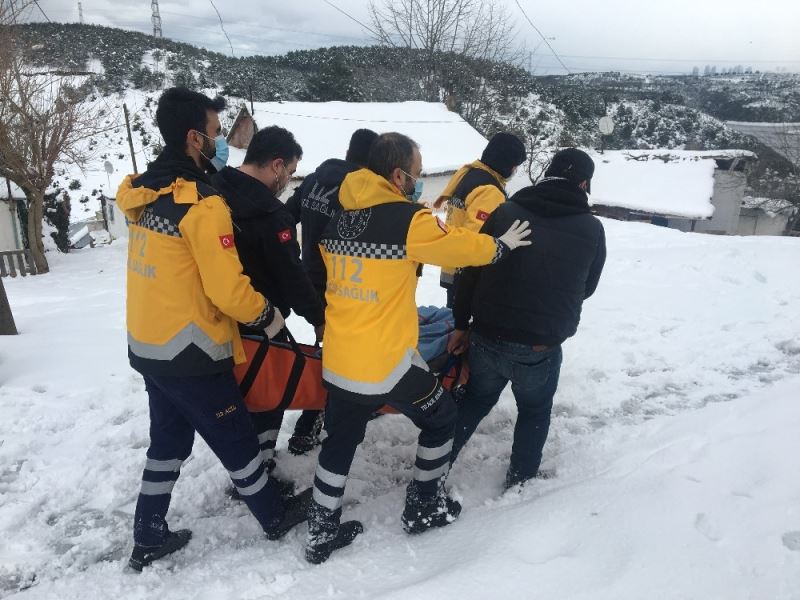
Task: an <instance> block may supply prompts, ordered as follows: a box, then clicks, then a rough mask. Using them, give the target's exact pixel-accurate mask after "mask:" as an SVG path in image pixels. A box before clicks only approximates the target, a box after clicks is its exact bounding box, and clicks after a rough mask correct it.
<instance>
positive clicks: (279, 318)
mask: <svg viewBox="0 0 800 600" xmlns="http://www.w3.org/2000/svg"><path fill="white" fill-rule="evenodd" d="M274 310H275V314H274V316H273V317H272V321H270V322H269V325H267V326H266V327H264V333H265V334H266V335H267V337H268V338H269V339H272V338H274V337H275V336H276V335H278V333H280V330H281V329H283V326H284V325H285V324H286V322H285V321H284V320H283V315H282V314H281V311H280V310H278V307H277V306H276V307H274Z"/></svg>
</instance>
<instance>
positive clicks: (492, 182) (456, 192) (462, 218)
mask: <svg viewBox="0 0 800 600" xmlns="http://www.w3.org/2000/svg"><path fill="white" fill-rule="evenodd" d="M505 185H506V180H505V179H504V178H503V177H502V176H501V175H500V174H499V173H497V171H494V170H493V169H490V168H489V167H487V166H486V165H485V164H483V163H482V162H481V161H479V160H476V161H474V162H472V163H470V164H468V165H464V166H463V167H461V168H460V169H459V170H458V171H456V173H455V175H453V176H452V177H451V178H450V181H449V182H448V183H447V187H445V189H444V192H442V195H441V196H440V197H442V198H445V199H446V200H447V219H446V221H445V223H446V224H447V225H448V226H449V227H464V228H466V229H469V230H470V231H475V232H477V231H480V230H481V227H483V224H484V223H485V222H486V219H488V218H489V215H491V214H492V213H493V212H494V209H496V208H497V207H498V206H500V204H501V203H502V202H504V201H505V200H506V192H505ZM455 273H456V269H449V268H442V275H441V278H440V283H441V285H442V287H450V286H452V285H453V283H454V281H455Z"/></svg>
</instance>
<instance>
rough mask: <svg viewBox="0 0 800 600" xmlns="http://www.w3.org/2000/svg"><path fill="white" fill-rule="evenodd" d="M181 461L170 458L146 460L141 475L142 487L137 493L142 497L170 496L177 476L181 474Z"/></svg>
mask: <svg viewBox="0 0 800 600" xmlns="http://www.w3.org/2000/svg"><path fill="white" fill-rule="evenodd" d="M182 464H183V459H180V458H170V459H166V460H158V459H155V458H148V459H147V462H146V463H145V465H144V472H143V473H142V487H141V489H140V491H139V493H140V494H142V495H144V496H159V495H161V494H171V493H172V488H173V487H174V486H175V482H176V481H178V476H179V475H180V474H181V465H182Z"/></svg>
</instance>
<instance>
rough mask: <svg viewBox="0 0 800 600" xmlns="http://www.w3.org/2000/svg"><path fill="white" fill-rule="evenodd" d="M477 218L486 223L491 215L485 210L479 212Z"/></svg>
mask: <svg viewBox="0 0 800 600" xmlns="http://www.w3.org/2000/svg"><path fill="white" fill-rule="evenodd" d="M475 218H476V219H478V220H479V221H485V220H486V219H488V218H489V213H487V212H486V211H484V210H479V211H478V214H477V215H475Z"/></svg>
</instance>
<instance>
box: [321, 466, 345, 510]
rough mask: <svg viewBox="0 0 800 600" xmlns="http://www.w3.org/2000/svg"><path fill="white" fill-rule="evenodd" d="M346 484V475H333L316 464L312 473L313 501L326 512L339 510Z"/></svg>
mask: <svg viewBox="0 0 800 600" xmlns="http://www.w3.org/2000/svg"><path fill="white" fill-rule="evenodd" d="M348 470H349V469H348ZM346 483H347V475H339V474H336V473H333V472H331V471H328V469H326V468H325V467H323V466H322V465H319V464H318V465H317V470H316V471H315V472H314V501H315V502H316V503H317V504H319V505H320V506H323V507H324V508H327V509H328V510H337V509H339V508H341V506H342V500H343V497H344V486H345V484H346Z"/></svg>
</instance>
